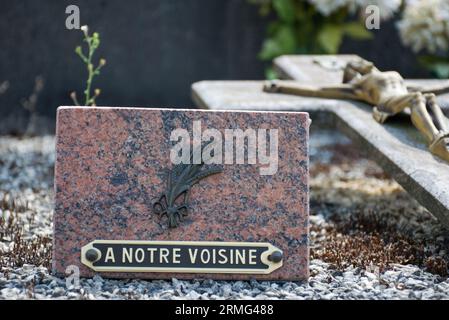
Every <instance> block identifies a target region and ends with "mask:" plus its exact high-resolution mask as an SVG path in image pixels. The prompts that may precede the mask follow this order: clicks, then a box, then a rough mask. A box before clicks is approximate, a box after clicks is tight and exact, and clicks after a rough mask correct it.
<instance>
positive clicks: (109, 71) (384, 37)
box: [0, 0, 426, 132]
mask: <svg viewBox="0 0 449 320" xmlns="http://www.w3.org/2000/svg"><path fill="white" fill-rule="evenodd" d="M69 4H76V5H78V6H79V7H80V10H81V24H88V25H89V26H90V29H91V30H95V31H98V32H99V33H100V34H101V38H102V39H101V40H102V44H101V48H100V50H99V52H98V54H97V58H99V57H102V56H104V57H105V58H106V59H107V66H106V67H105V68H104V69H103V71H102V74H101V75H100V76H99V77H98V78H97V79H96V80H95V83H94V87H99V88H101V89H102V95H101V97H100V98H99V99H98V103H99V104H100V105H110V106H117V105H122V106H150V107H184V108H185V107H192V106H193V104H192V102H191V100H190V84H191V83H192V82H195V81H199V80H205V79H262V78H263V69H264V65H263V64H262V63H261V62H260V61H258V60H257V58H256V55H257V52H258V51H259V49H260V46H261V42H262V40H263V37H264V33H265V23H266V20H264V19H262V18H260V17H259V16H258V13H257V8H256V7H254V6H252V5H250V4H248V3H247V2H246V1H245V0H71V1H65V0H40V1H36V0H21V1H16V0H2V1H1V10H0V83H1V82H2V81H5V80H8V81H9V83H10V88H9V90H8V91H7V92H6V93H5V94H3V95H1V96H0V116H1V118H2V121H0V124H1V130H0V132H5V131H8V130H15V129H17V127H22V126H24V125H25V124H26V118H27V117H28V113H27V111H26V110H24V109H23V107H22V106H21V103H20V101H21V100H22V99H24V98H26V97H28V96H29V95H30V94H31V93H32V90H33V86H34V79H35V77H36V76H38V75H40V76H42V77H43V78H44V79H45V87H44V90H43V91H42V92H41V94H40V95H39V100H38V104H37V107H38V112H39V114H41V115H43V116H46V117H48V118H54V115H55V109H56V107H57V106H59V105H70V104H72V102H71V100H70V98H69V93H70V92H71V91H73V90H76V91H77V92H78V94H79V95H81V93H82V90H83V89H84V82H85V78H86V72H85V67H84V65H83V64H82V63H81V61H80V60H79V58H78V57H77V56H76V55H75V53H74V48H75V47H76V46H77V45H78V44H80V42H81V39H82V33H81V31H79V30H67V29H66V28H65V20H66V17H67V15H66V14H65V8H66V6H68V5H69ZM342 52H343V53H358V54H360V55H362V56H365V57H367V58H369V59H371V60H373V61H375V62H376V63H377V64H378V65H379V66H380V67H381V68H388V69H393V68H394V69H397V70H399V71H401V72H402V73H403V74H404V75H406V76H408V77H420V76H425V75H426V74H425V73H423V71H422V70H421V69H419V68H418V67H417V65H416V61H415V58H414V56H413V55H412V54H411V53H410V52H409V51H408V50H405V49H404V48H403V47H402V45H401V44H400V41H399V40H398V38H397V32H396V30H395V27H394V25H393V23H386V24H383V25H382V28H381V30H380V31H378V32H377V36H376V39H375V40H374V41H369V42H351V41H345V42H344V45H343V47H342Z"/></svg>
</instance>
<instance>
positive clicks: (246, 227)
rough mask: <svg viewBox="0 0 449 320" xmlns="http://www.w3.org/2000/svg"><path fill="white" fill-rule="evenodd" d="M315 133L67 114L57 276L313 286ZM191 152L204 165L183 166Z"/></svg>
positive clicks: (244, 119)
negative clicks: (71, 271) (311, 163)
mask: <svg viewBox="0 0 449 320" xmlns="http://www.w3.org/2000/svg"><path fill="white" fill-rule="evenodd" d="M309 123H310V120H309V116H308V114H307V113H303V112H255V111H253V112H242V111H239V112H214V111H201V110H168V109H144V108H106V107H104V108H103V107H102V108H96V107H95V108H94V107H60V108H59V109H58V113H57V142H56V168H55V193H56V196H55V213H54V246H53V248H54V252H53V266H52V267H53V272H54V273H55V274H58V275H63V274H64V272H65V270H66V268H67V267H68V266H70V265H75V266H77V267H79V268H80V274H81V276H87V277H91V276H93V275H95V274H100V275H101V276H103V277H112V278H149V279H166V278H172V277H175V278H178V279H192V278H196V279H200V278H213V279H225V280H226V279H229V280H231V279H232V280H249V279H259V280H292V281H300V280H305V279H307V277H308V272H309V271H308V259H309V257H308V256H309V251H308V210H309V198H308V128H309ZM238 130H241V131H238ZM245 130H248V131H245ZM242 132H243V133H245V134H247V139H248V140H247V141H248V142H247V143H245V142H244V141H245V140H244V138H242V139H243V140H239V139H240V138H235V139H234V136H233V135H234V134H235V135H238V134H239V133H242ZM227 134H229V136H227ZM211 137H213V138H211ZM227 137H228V138H227ZM229 137H230V138H229ZM255 137H257V139H256V138H255ZM253 138H254V139H253ZM251 139H252V140H251ZM183 140H184V144H182V145H181V146H183V147H182V148H180V149H178V148H177V147H179V146H180V143H181V141H183ZM234 140H235V143H234ZM238 141H243V143H242V144H239V143H240V142H238ZM249 141H253V142H255V143H256V145H257V148H256V149H255V150H256V151H257V153H256V154H257V157H255V158H254V157H252V156H251V157H250V152H251V151H250V142H249ZM212 142H214V143H216V144H214V146H215V147H214V148H213V150H214V151H213V152H212V151H211V150H210V149H209V151H208V153H205V152H206V151H205V150H206V146H211V143H212ZM202 144H203V145H202ZM191 145H192V147H191V148H190V146H191ZM185 146H189V149H190V150H191V152H192V154H190V152H188V151H186V152H187V154H188V157H187V161H193V162H194V164H192V163H190V164H176V162H175V163H174V162H173V158H172V156H179V155H180V154H181V153H180V152H181V151H183V152H184V151H185V150H184V149H183V148H184V147H185ZM217 146H221V147H222V150H221V151H220V148H216V147H217ZM198 148H199V150H200V151H202V152H199V153H198V154H196V153H195V150H198ZM228 148H229V149H228ZM239 150H240V151H241V152H240V153H237V152H238V151H239ZM221 152H222V154H221ZM229 152H231V153H229ZM234 153H235V154H234ZM229 154H230V155H231V156H230V157H229V158H228V155H229ZM238 154H240V155H242V154H243V156H244V157H243V160H242V159H240V160H238ZM207 155H209V156H210V155H213V157H209V158H207ZM219 155H222V158H221V160H220V158H219ZM263 155H265V157H264V158H263V157H262V156H263ZM196 156H199V159H196V158H195V157H196ZM175 158H176V157H175ZM212 158H213V159H214V161H213V162H207V163H205V164H202V165H200V163H201V160H203V161H211V159H212ZM183 159H184V160H185V158H183ZM205 159H206V160H205ZM250 159H255V161H250ZM268 160H269V161H268ZM223 162H224V163H223ZM193 181H194V182H193ZM184 191H186V192H184Z"/></svg>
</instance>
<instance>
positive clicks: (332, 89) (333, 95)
mask: <svg viewBox="0 0 449 320" xmlns="http://www.w3.org/2000/svg"><path fill="white" fill-rule="evenodd" d="M263 89H264V91H265V92H272V93H286V94H292V95H297V96H303V97H314V98H327V99H352V100H361V98H360V97H359V96H357V95H356V94H355V90H354V87H353V85H351V84H340V85H336V86H323V87H320V86H307V85H302V84H298V83H295V82H293V81H283V80H274V81H267V82H266V83H265V84H264V88H263Z"/></svg>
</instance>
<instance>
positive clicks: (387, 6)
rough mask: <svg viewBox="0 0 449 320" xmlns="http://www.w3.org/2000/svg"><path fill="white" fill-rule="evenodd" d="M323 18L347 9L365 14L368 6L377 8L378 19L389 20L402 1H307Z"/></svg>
mask: <svg viewBox="0 0 449 320" xmlns="http://www.w3.org/2000/svg"><path fill="white" fill-rule="evenodd" d="M308 2H309V3H310V4H312V5H313V6H314V7H315V8H316V9H317V10H318V12H320V13H321V14H322V15H323V16H326V17H327V16H329V15H330V14H332V13H334V12H335V11H337V10H339V9H341V8H347V9H348V10H349V12H351V13H356V12H359V13H361V14H364V13H365V8H366V7H367V6H370V5H374V6H377V7H378V8H379V14H380V18H381V19H382V20H386V19H389V18H391V17H392V16H393V14H394V13H395V12H397V11H398V10H399V8H400V6H401V3H402V0H308Z"/></svg>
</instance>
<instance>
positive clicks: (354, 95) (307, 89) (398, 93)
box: [264, 59, 449, 162]
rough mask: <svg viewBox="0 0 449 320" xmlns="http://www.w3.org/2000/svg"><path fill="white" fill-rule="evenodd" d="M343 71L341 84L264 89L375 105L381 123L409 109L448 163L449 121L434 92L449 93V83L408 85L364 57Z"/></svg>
mask: <svg viewBox="0 0 449 320" xmlns="http://www.w3.org/2000/svg"><path fill="white" fill-rule="evenodd" d="M323 67H325V66H323ZM343 71H344V73H343V79H342V83H341V84H338V85H333V86H309V85H303V84H297V83H294V82H291V81H281V80H274V81H269V82H267V83H266V84H265V85H264V91H265V92H275V93H286V94H292V95H299V96H305V97H317V98H328V99H349V100H357V101H362V102H365V103H368V104H370V105H372V106H373V118H374V119H375V120H376V121H377V122H379V123H384V122H385V121H386V120H387V119H388V118H389V117H391V116H394V115H396V114H398V113H400V112H403V111H404V110H405V109H407V108H408V109H410V113H411V116H410V117H411V121H412V123H413V125H414V126H415V127H416V128H417V129H418V130H419V132H420V133H421V134H422V135H423V136H424V138H425V139H426V141H427V144H428V148H429V151H430V152H431V153H432V154H434V155H436V156H438V157H439V158H441V159H443V160H445V161H447V162H449V122H448V119H447V118H446V117H445V115H444V114H443V112H442V110H441V108H440V106H439V105H438V104H437V103H436V101H435V98H436V96H435V95H436V94H442V93H447V92H449V86H447V85H443V86H435V87H433V88H425V89H423V88H420V87H416V86H407V85H406V84H405V82H404V79H403V78H402V77H401V75H400V74H399V73H398V72H396V71H386V72H382V71H380V70H379V69H377V68H376V67H375V66H374V64H373V63H372V62H370V61H367V60H364V59H356V60H353V61H349V62H348V63H347V64H346V65H345V66H344V70H343Z"/></svg>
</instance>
